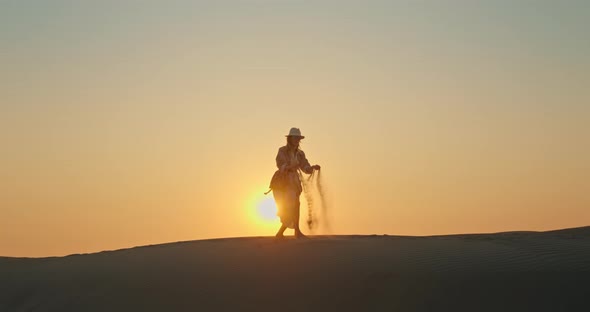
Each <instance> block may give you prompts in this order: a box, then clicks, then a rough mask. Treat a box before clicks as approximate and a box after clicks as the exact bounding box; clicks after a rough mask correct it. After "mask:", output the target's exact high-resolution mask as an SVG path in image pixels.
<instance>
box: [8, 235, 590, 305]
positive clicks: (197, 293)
mask: <svg viewBox="0 0 590 312" xmlns="http://www.w3.org/2000/svg"><path fill="white" fill-rule="evenodd" d="M254 310H257V311H270V310H281V311H590V227H584V228H576V229H566V230H559V231H549V232H507V233H497V234H470V235H448V236H430V237H409V236H316V237H312V238H310V239H308V240H294V239H286V240H284V241H275V240H274V239H273V238H267V237H259V238H229V239H216V240H201V241H190V242H179V243H170V244H162V245H153V246H145V247H136V248H130V249H124V250H116V251H107V252H100V253H95V254H84V255H71V256H67V257H52V258H35V259H31V258H0V311H254Z"/></svg>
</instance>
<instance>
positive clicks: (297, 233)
mask: <svg viewBox="0 0 590 312" xmlns="http://www.w3.org/2000/svg"><path fill="white" fill-rule="evenodd" d="M295 238H297V239H299V238H307V236H305V235H303V233H301V231H299V232H295Z"/></svg>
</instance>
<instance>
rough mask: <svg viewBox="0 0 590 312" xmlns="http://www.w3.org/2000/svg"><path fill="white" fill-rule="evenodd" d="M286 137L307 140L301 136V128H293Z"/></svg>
mask: <svg viewBox="0 0 590 312" xmlns="http://www.w3.org/2000/svg"><path fill="white" fill-rule="evenodd" d="M286 137H297V138H302V139H305V137H304V136H302V135H301V130H299V128H291V130H289V134H287V135H286Z"/></svg>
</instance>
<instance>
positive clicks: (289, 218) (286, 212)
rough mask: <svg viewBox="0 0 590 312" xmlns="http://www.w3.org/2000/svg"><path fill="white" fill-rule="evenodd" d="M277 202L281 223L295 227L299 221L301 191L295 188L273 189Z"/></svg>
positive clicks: (291, 227)
mask: <svg viewBox="0 0 590 312" xmlns="http://www.w3.org/2000/svg"><path fill="white" fill-rule="evenodd" d="M272 193H273V196H274V198H275V203H276V204H277V216H279V218H280V219H281V223H282V224H283V225H284V226H286V227H288V228H290V229H293V228H295V226H296V225H297V222H299V196H300V195H301V192H299V191H298V190H296V189H294V188H286V189H282V190H273V191H272Z"/></svg>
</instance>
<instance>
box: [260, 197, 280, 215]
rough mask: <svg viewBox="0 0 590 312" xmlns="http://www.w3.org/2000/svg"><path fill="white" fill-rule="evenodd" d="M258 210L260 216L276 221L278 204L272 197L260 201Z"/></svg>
mask: <svg viewBox="0 0 590 312" xmlns="http://www.w3.org/2000/svg"><path fill="white" fill-rule="evenodd" d="M256 210H257V211H258V216H259V217H260V218H262V219H263V220H265V221H276V220H278V217H277V206H276V204H275V201H274V199H273V198H272V197H266V198H263V199H262V200H260V201H258V203H257V204H256Z"/></svg>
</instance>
